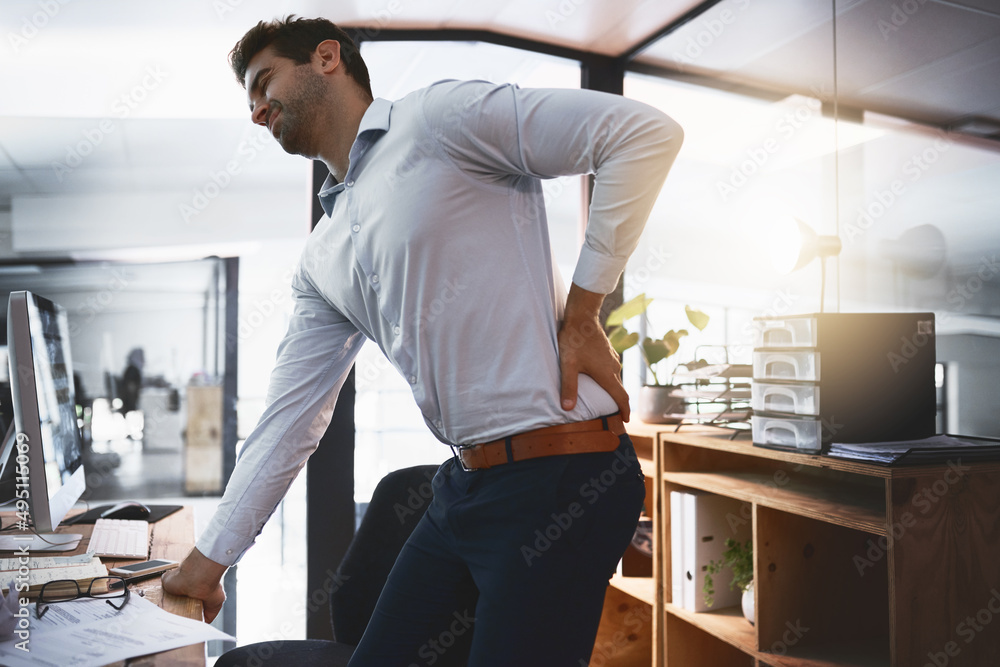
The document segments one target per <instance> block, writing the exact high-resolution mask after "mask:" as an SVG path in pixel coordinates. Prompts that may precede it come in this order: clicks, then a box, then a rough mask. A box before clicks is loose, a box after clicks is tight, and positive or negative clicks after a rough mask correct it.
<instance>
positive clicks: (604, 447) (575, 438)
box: [455, 413, 625, 470]
mask: <svg viewBox="0 0 1000 667" xmlns="http://www.w3.org/2000/svg"><path fill="white" fill-rule="evenodd" d="M623 433H625V423H624V422H623V421H622V416H621V414H619V413H615V414H613V415H608V416H607V417H598V418H597V419H590V420H588V421H585V422H573V423H570V424H557V425H555V426H545V427H543V428H539V429H535V430H534V431H526V432H525V433H518V434H517V435H512V436H509V437H507V438H503V439H500V440H494V441H492V442H484V443H481V444H478V445H468V446H465V447H456V448H455V456H456V457H457V458H458V460H459V462H460V463H461V464H462V468H464V469H465V470H484V469H486V468H492V467H494V466H498V465H503V464H504V463H513V462H514V461H525V460H527V459H536V458H540V457H542V456H556V455H558V454H586V453H593V452H612V451H614V450H615V449H617V448H618V445H619V443H620V440H619V436H621V435H622V434H623Z"/></svg>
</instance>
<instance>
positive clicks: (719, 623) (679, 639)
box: [665, 605, 754, 667]
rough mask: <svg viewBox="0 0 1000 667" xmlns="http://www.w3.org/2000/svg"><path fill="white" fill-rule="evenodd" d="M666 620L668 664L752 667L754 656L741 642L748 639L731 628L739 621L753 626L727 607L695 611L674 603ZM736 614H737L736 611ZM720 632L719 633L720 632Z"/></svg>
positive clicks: (705, 666) (751, 631)
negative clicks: (684, 608)
mask: <svg viewBox="0 0 1000 667" xmlns="http://www.w3.org/2000/svg"><path fill="white" fill-rule="evenodd" d="M667 612H668V614H667V623H666V630H667V632H666V647H665V649H666V664H667V665H683V666H684V667H752V666H753V664H754V659H753V657H752V655H751V654H748V653H747V651H746V650H745V649H744V648H741V646H742V645H745V644H744V642H745V640H740V639H739V638H736V639H737V642H738V643H734V642H733V641H730V640H731V639H733V638H734V637H732V636H731V635H730V633H729V632H728V630H735V629H736V624H735V623H734V622H733V621H735V620H739V621H741V622H742V624H743V625H744V626H746V627H747V628H748V632H749V634H750V635H752V634H753V628H752V627H751V626H750V624H749V623H747V622H746V619H744V618H743V616H742V615H740V617H739V619H735V618H734V617H733V615H732V614H731V613H729V612H728V611H727V610H720V611H718V612H708V613H699V614H695V613H693V612H689V611H686V610H683V609H680V608H678V607H675V606H674V605H667ZM733 613H738V612H736V611H734V612H733ZM720 630H721V632H718V631H720Z"/></svg>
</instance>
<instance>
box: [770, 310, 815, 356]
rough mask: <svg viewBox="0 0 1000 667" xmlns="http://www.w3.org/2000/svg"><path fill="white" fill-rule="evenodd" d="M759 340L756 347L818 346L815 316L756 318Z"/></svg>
mask: <svg viewBox="0 0 1000 667" xmlns="http://www.w3.org/2000/svg"><path fill="white" fill-rule="evenodd" d="M754 324H755V325H756V329H757V332H756V333H757V340H756V345H754V347H757V348H768V347H769V348H774V347H816V341H817V340H818V335H817V328H818V325H817V323H816V318H815V317H789V318H786V319H774V320H756V321H755V322H754Z"/></svg>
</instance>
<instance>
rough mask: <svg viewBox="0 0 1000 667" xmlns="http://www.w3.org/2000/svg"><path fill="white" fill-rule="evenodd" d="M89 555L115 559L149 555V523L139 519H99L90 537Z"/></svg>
mask: <svg viewBox="0 0 1000 667" xmlns="http://www.w3.org/2000/svg"><path fill="white" fill-rule="evenodd" d="M87 553H89V554H93V555H95V556H112V557H115V558H143V559H145V558H146V557H147V556H148V555H149V522H148V521H140V520H138V519H98V520H97V522H96V523H94V532H93V533H91V535H90V544H89V545H88V546H87Z"/></svg>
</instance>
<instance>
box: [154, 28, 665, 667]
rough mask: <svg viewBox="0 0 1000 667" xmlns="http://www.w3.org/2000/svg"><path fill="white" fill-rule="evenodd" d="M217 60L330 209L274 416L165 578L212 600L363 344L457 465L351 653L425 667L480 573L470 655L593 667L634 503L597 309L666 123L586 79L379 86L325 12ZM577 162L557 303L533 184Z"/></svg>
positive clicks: (258, 33) (317, 237) (655, 185)
mask: <svg viewBox="0 0 1000 667" xmlns="http://www.w3.org/2000/svg"><path fill="white" fill-rule="evenodd" d="M230 61H231V64H232V66H233V69H234V71H235V73H236V75H237V78H238V79H239V80H240V82H241V83H243V85H244V87H245V88H246V89H247V95H248V100H249V104H250V109H251V118H252V120H253V122H254V123H257V124H259V125H264V126H266V127H267V128H268V129H269V130H270V132H271V134H272V135H273V136H274V137H275V139H276V140H277V141H278V142H279V143H280V144H281V146H282V148H284V149H285V150H286V151H287V152H289V153H295V154H299V155H302V156H304V157H307V158H310V159H318V160H322V161H323V162H324V163H325V164H326V165H327V167H328V168H329V170H330V173H331V177H330V179H328V180H327V183H325V184H324V186H323V188H322V190H321V191H320V194H319V197H320V201H321V203H322V205H323V208H324V210H325V212H326V214H327V215H326V217H324V218H323V219H322V220H321V221H320V223H319V224H318V225H317V227H316V229H315V230H314V231H313V232H312V234H311V236H310V238H309V239H308V241H307V244H306V249H305V251H304V252H303V255H302V259H301V262H300V266H299V269H298V271H297V273H296V275H295V277H294V279H293V286H292V287H293V290H294V294H295V307H294V313H293V316H292V320H291V323H290V325H289V330H288V333H287V334H286V336H285V338H284V340H283V341H282V343H281V346H280V348H279V352H278V360H277V364H276V367H275V370H274V372H273V374H272V376H271V380H270V386H269V390H268V407H267V408H266V410H265V412H264V415H263V416H262V418H261V420H260V423H259V424H258V426H257V428H256V429H255V430H254V432H253V433H252V434H251V435H250V436H249V437H248V438H247V441H246V444H245V446H244V449H243V451H242V454H241V458H240V461H239V463H238V464H237V466H236V470H235V472H234V473H233V476H232V479H231V480H230V482H229V486H228V488H227V489H226V494H225V496H224V497H223V500H222V503H221V504H220V507H219V509H218V511H217V512H216V514H215V516H214V517H213V519H212V521H211V522H210V524H209V526H208V528H207V530H206V531H205V533H204V534H203V535H202V536H201V538H200V540H199V541H198V544H197V548H196V549H194V550H193V551H192V552H191V554H190V555H189V556H188V558H187V559H186V560H185V561H184V563H183V564H182V566H181V567H180V568H179V569H178V570H175V571H174V572H173V573H169V574H168V575H167V576H165V577H164V587H165V588H166V589H167V590H168V591H170V592H173V593H178V594H185V595H191V596H193V597H197V598H200V599H202V600H204V601H205V608H206V616H207V617H208V618H209V619H211V618H212V617H214V616H215V615H216V614H217V613H218V611H219V608H220V606H221V605H222V602H223V601H224V599H225V596H224V594H223V592H222V589H221V586H220V584H219V582H220V579H221V577H222V574H223V573H224V572H225V570H226V568H227V567H228V566H230V565H232V564H234V563H235V562H236V561H237V560H238V559H239V558H240V557H241V556H242V554H243V553H244V552H245V551H246V549H247V548H248V547H249V546H250V545H251V544H252V542H253V540H254V538H255V537H256V535H257V534H258V532H259V531H260V530H261V527H262V526H263V524H264V523H265V522H266V520H267V518H268V517H269V516H270V514H271V512H272V511H273V510H274V508H275V505H276V504H277V503H278V502H279V501H280V500H281V497H282V496H283V494H284V492H285V490H286V489H287V487H288V485H289V484H290V482H291V480H292V479H293V478H294V476H295V474H296V473H297V472H298V471H299V469H301V467H302V466H303V464H304V462H305V460H306V458H308V456H309V454H310V453H311V452H312V451H313V450H314V449H315V447H316V446H317V442H318V440H319V438H320V436H321V435H322V434H323V432H324V430H325V428H326V426H327V424H328V422H329V419H330V415H331V413H332V409H333V405H334V402H335V400H336V396H337V393H338V391H339V390H340V388H341V386H342V384H343V382H344V380H345V378H346V376H347V373H348V371H349V369H350V367H351V364H352V362H353V360H354V358H355V355H356V354H357V351H358V348H359V347H360V345H361V343H362V341H363V339H365V338H368V339H371V340H374V341H375V342H376V343H377V344H378V345H379V347H380V348H381V350H382V351H383V353H385V355H386V356H387V358H388V359H389V360H390V361H391V362H392V364H393V365H394V366H395V367H396V369H397V370H399V372H400V373H402V375H403V376H404V377H405V378H407V380H408V381H409V383H410V385H411V388H412V390H413V395H414V399H415V400H416V402H417V404H418V405H419V407H420V409H421V412H422V413H423V415H424V418H425V420H426V422H427V425H428V427H429V428H430V429H431V430H432V431H433V432H434V434H435V435H436V436H437V437H438V438H439V439H441V440H442V441H443V442H445V443H448V444H451V445H454V446H457V448H456V452H457V456H456V458H453V459H451V460H449V461H448V462H446V463H445V464H443V465H442V466H441V469H440V470H439V472H438V475H437V476H436V478H435V480H434V488H435V496H434V500H433V502H432V503H431V505H430V507H429V509H428V510H427V513H426V514H425V516H424V517H423V518H422V520H421V522H420V523H419V524H418V526H417V528H416V529H415V531H414V533H413V536H412V537H411V538H410V540H409V542H408V543H407V545H406V546H405V547H404V548H403V551H402V552H401V554H400V556H399V558H398V560H397V562H396V566H395V568H394V569H393V572H392V574H391V575H390V577H389V580H388V582H387V583H386V588H385V591H384V592H383V594H382V597H381V598H380V600H379V604H378V607H377V609H376V611H375V614H374V615H373V617H372V620H371V622H370V623H369V625H368V629H367V631H366V633H365V636H364V638H363V640H362V642H361V645H360V646H359V647H358V648H357V650H356V652H355V654H354V657H353V659H352V662H351V664H352V665H377V666H379V667H391V666H393V665H401V666H406V665H410V664H413V663H416V664H428V663H427V659H428V656H427V655H425V654H424V653H422V651H426V649H427V646H428V640H429V639H433V638H436V637H438V635H437V634H436V632H437V631H436V630H435V628H438V627H441V624H442V623H443V622H445V621H448V620H453V618H454V617H455V615H456V614H459V613H462V612H463V611H464V610H461V609H456V608H455V605H456V604H458V602H457V598H456V595H457V593H456V591H458V590H460V589H462V588H463V587H464V586H466V585H468V584H469V583H470V582H471V583H472V584H474V585H475V588H476V589H478V595H479V597H478V602H477V604H476V607H475V610H474V616H475V628H474V631H473V637H472V648H471V654H470V656H469V664H470V665H476V666H481V665H507V666H509V665H579V664H586V661H587V660H588V659H589V656H590V652H591V650H592V647H593V642H594V637H595V635H596V631H597V625H598V622H599V620H600V615H601V608H602V604H603V597H604V590H605V588H606V585H607V581H608V578H609V577H610V575H611V574H612V572H613V571H614V568H615V565H616V563H617V561H618V559H619V558H620V556H621V554H622V552H623V551H624V549H625V547H626V546H627V544H628V541H629V539H630V537H631V535H632V532H633V530H634V527H635V523H636V519H637V516H638V514H639V511H640V509H641V506H642V500H643V496H644V486H643V482H642V476H641V473H640V471H639V467H638V464H637V462H636V460H635V453H634V451H633V450H632V445H631V443H630V442H629V440H628V436H627V435H625V434H624V428H623V426H622V421H623V420H626V421H627V419H628V414H629V405H628V395H627V394H626V392H625V390H624V388H623V387H622V384H621V382H620V379H619V374H620V368H621V367H620V365H619V362H618V358H617V356H616V355H615V353H614V352H613V350H612V349H611V347H610V345H609V343H608V340H607V337H606V336H605V335H604V332H603V329H602V327H601V324H600V322H599V319H598V311H599V308H600V305H601V303H602V301H603V299H604V295H605V294H607V293H608V292H610V291H611V290H612V289H613V288H614V287H615V284H616V283H617V281H618V278H619V276H620V274H621V272H622V270H623V268H624V265H625V262H626V260H627V258H628V256H629V254H630V253H631V252H632V251H633V250H634V248H635V245H636V243H637V242H638V238H639V234H640V233H641V231H642V227H643V224H644V223H645V219H646V217H647V216H648V214H649V211H650V209H651V207H652V204H653V202H654V201H655V198H656V196H657V194H658V192H659V190H660V187H661V185H662V182H663V179H664V178H665V177H666V174H667V171H668V170H669V168H670V165H671V164H672V162H673V160H674V158H675V156H676V154H677V151H678V150H679V148H680V142H681V137H682V133H681V130H680V128H679V127H678V126H677V124H676V123H674V122H673V121H672V120H670V119H669V118H667V117H666V116H664V115H663V114H662V113H660V112H658V111H656V110H654V109H652V108H650V107H647V106H645V105H642V104H639V103H637V102H633V101H629V100H626V99H623V98H620V97H616V96H611V95H605V94H600V93H593V92H587V91H570V90H519V89H518V88H516V87H514V86H509V85H506V86H495V85H492V84H488V83H484V82H454V81H452V82H441V83H438V84H435V85H433V86H431V87H429V88H426V89H423V90H420V91H417V92H415V93H412V94H411V95H408V96H406V97H405V98H403V99H402V100H399V101H397V102H394V103H391V102H388V101H386V100H381V99H373V97H372V94H371V89H370V86H369V83H368V73H367V69H366V68H365V65H364V62H363V60H362V59H361V57H360V55H359V54H358V52H357V49H356V48H355V46H354V44H353V43H352V42H351V41H350V39H349V38H348V37H347V35H346V34H344V33H343V32H342V31H340V30H339V28H337V27H336V26H334V25H333V24H331V23H329V22H328V21H325V20H322V19H316V20H306V19H295V18H294V17H289V18H288V19H286V20H283V21H275V22H271V23H265V22H261V23H259V24H258V25H257V26H256V27H255V28H253V29H251V30H250V31H249V32H248V33H247V34H246V35H245V36H244V37H243V39H242V40H241V41H240V42H239V43H238V44H237V45H236V47H235V48H234V50H233V52H232V53H231V54H230ZM582 173H596V184H595V187H594V192H593V200H592V204H591V209H590V219H589V223H588V226H587V232H586V240H585V245H584V248H583V250H582V252H581V256H580V259H579V262H578V265H577V268H576V271H575V274H574V277H573V284H572V286H571V287H570V289H569V292H568V294H567V293H566V291H565V288H564V287H563V286H562V285H561V283H560V281H559V279H558V277H557V274H556V272H555V270H554V267H553V266H552V260H551V253H550V249H549V241H548V236H547V227H546V220H545V212H544V205H543V199H542V189H541V182H540V179H542V178H552V177H557V176H561V175H564V174H582ZM446 297H447V298H446ZM619 412H620V415H619V414H617V413H619ZM472 445H483V446H482V447H472ZM463 468H473V469H474V470H466V469H463ZM431 657H433V656H431ZM580 661H583V662H582V663H581V662H580Z"/></svg>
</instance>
